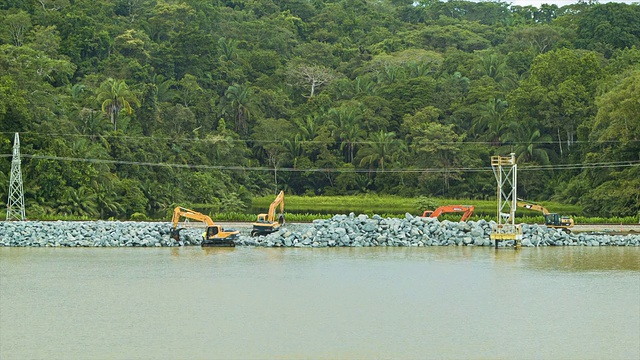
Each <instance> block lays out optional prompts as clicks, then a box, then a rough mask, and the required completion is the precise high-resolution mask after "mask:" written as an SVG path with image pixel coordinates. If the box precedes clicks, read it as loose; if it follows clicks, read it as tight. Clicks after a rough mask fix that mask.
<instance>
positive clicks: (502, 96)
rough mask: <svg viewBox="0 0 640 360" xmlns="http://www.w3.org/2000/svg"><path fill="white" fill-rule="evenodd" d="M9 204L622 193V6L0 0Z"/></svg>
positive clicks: (146, 206)
mask: <svg viewBox="0 0 640 360" xmlns="http://www.w3.org/2000/svg"><path fill="white" fill-rule="evenodd" d="M15 133H18V134H19V140H20V153H21V155H22V157H21V174H22V180H23V184H24V199H25V202H26V207H27V211H28V215H30V216H31V217H38V216H44V215H71V216H87V217H91V218H95V219H100V218H101V219H109V218H116V219H129V218H131V217H134V215H136V214H137V216H149V217H153V216H157V214H166V213H167V210H168V209H172V207H173V206H175V205H176V204H184V205H187V204H209V205H210V206H211V207H212V208H213V209H214V210H215V211H244V210H246V209H247V208H248V207H249V206H250V205H251V201H252V198H254V197H256V196H264V195H275V194H276V192H277V191H279V190H285V192H286V193H288V194H295V195H304V196H321V195H327V196H328V195H354V194H365V193H366V194H386V195H397V196H404V197H420V196H427V197H448V198H457V199H460V198H462V199H465V198H466V199H492V198H493V199H495V197H496V179H495V177H494V173H493V171H492V169H491V166H490V158H491V156H495V155H502V156H507V155H509V154H511V153H513V154H515V158H516V160H517V164H518V195H519V197H523V198H526V199H531V200H552V201H557V202H560V203H566V204H575V205H580V206H581V207H582V209H583V211H584V213H585V214H586V215H593V216H636V215H638V214H639V213H640V5H638V4H621V3H605V4H599V3H597V2H592V1H587V2H584V1H579V2H577V3H576V4H573V5H567V6H562V7H558V6H556V5H542V6H540V7H539V8H538V7H534V6H514V5H511V4H509V3H505V2H498V1H496V2H491V1H489V2H471V1H457V0H452V1H438V0H418V1H414V0H375V1H373V0H3V1H2V2H1V3H0V195H1V196H2V199H0V201H5V199H7V194H8V193H9V191H10V186H9V185H10V173H11V167H12V154H13V145H14V139H15Z"/></svg>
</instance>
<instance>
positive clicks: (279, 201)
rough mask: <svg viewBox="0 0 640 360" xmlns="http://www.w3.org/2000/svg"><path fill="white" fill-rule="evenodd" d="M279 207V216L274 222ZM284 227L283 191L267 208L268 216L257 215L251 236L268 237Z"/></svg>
mask: <svg viewBox="0 0 640 360" xmlns="http://www.w3.org/2000/svg"><path fill="white" fill-rule="evenodd" d="M278 205H280V215H278V221H276V208H277V207H278ZM282 225H284V191H280V193H279V194H278V196H276V199H275V200H273V202H272V203H271V205H270V206H269V213H268V214H259V215H258V218H257V219H256V222H254V223H253V229H252V230H251V236H259V235H268V234H271V233H272V232H274V231H277V230H278V229H280V227H281V226H282Z"/></svg>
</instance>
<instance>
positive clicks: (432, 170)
mask: <svg viewBox="0 0 640 360" xmlns="http://www.w3.org/2000/svg"><path fill="white" fill-rule="evenodd" d="M7 156H11V155H7V154H0V157H7ZM22 157H25V158H32V159H42V160H59V161H72V162H88V163H104V164H113V165H136V166H151V167H171V168H185V169H198V170H230V171H269V172H270V171H276V170H277V171H281V172H321V173H369V172H375V173H447V172H491V171H492V168H491V167H457V168H420V169H410V168H403V169H384V170H381V169H377V170H370V169H353V168H309V169H297V168H284V167H283V168H277V169H275V168H268V167H257V166H229V165H198V164H172V163H158V162H143V161H126V160H112V159H88V158H73V157H65V156H51V155H31V154H22ZM634 166H640V160H638V161H612V162H598V163H580V164H557V165H530V166H520V167H518V170H520V171H542V170H576V169H586V168H588V169H595V168H624V167H634Z"/></svg>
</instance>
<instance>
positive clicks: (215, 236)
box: [202, 225, 239, 247]
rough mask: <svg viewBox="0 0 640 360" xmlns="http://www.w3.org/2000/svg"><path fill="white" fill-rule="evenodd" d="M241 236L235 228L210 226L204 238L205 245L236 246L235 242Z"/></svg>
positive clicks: (203, 244) (203, 243)
mask: <svg viewBox="0 0 640 360" xmlns="http://www.w3.org/2000/svg"><path fill="white" fill-rule="evenodd" d="M238 236H239V231H237V230H235V229H222V228H221V227H220V226H218V225H215V226H209V227H207V231H206V232H205V234H204V236H203V239H202V246H203V247H213V246H224V247H235V246H236V243H235V242H234V240H235V239H237V238H238Z"/></svg>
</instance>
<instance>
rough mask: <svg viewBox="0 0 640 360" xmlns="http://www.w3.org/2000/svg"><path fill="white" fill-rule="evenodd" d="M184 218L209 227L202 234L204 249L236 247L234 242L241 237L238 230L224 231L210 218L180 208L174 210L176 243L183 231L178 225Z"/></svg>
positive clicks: (173, 228) (173, 224) (172, 232)
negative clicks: (210, 247) (200, 222)
mask: <svg viewBox="0 0 640 360" xmlns="http://www.w3.org/2000/svg"><path fill="white" fill-rule="evenodd" d="M182 217H184V218H187V219H192V220H198V221H202V222H203V223H205V224H206V225H207V227H206V229H205V232H204V234H202V246H203V247H209V246H227V247H229V246H230V247H233V246H236V243H235V242H234V240H235V239H237V238H238V237H239V236H240V235H239V234H240V232H239V231H238V230H235V229H223V228H222V227H220V226H219V225H216V224H214V223H213V220H211V218H210V217H209V216H207V215H204V214H201V213H199V212H197V211H194V210H191V209H187V208H183V207H180V206H177V207H176V208H175V209H173V217H172V219H171V223H172V227H171V237H172V238H174V239H175V240H176V241H180V231H181V230H183V228H178V223H179V222H180V219H181V218H182Z"/></svg>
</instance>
